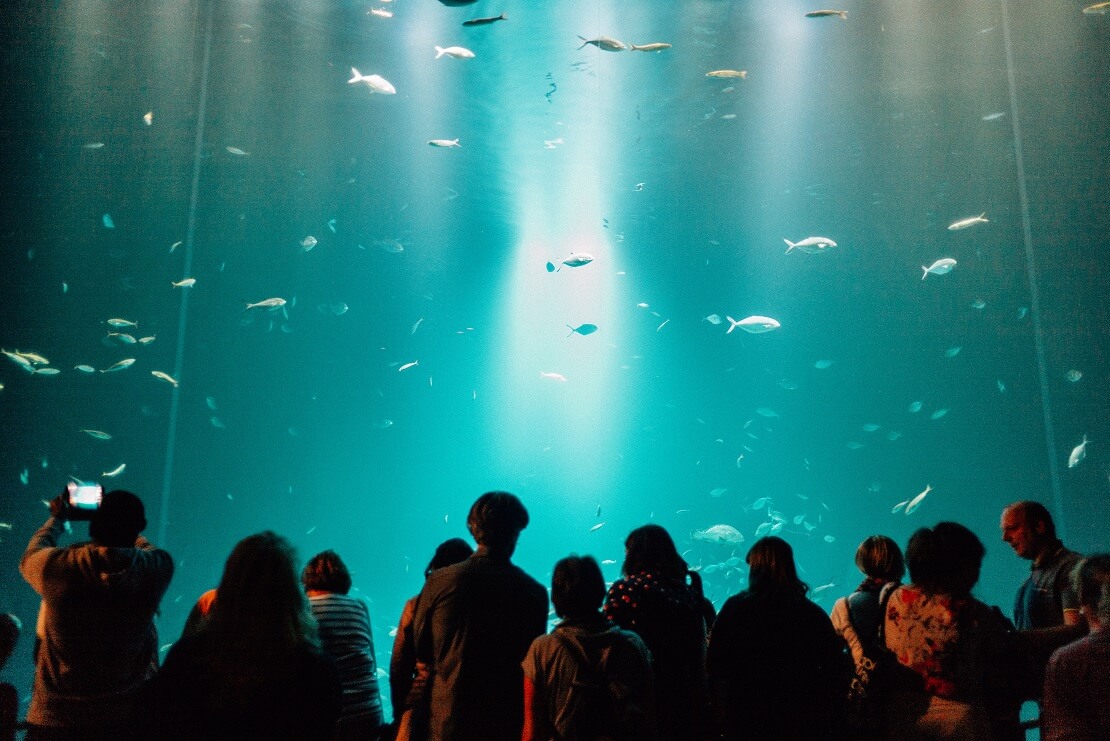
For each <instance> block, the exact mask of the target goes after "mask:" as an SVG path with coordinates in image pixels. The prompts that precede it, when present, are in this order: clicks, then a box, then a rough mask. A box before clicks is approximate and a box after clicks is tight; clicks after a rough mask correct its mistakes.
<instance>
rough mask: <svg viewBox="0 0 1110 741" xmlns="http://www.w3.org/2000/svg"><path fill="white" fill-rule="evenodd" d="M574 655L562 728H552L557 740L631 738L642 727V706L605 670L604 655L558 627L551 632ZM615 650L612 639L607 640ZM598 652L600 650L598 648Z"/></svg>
mask: <svg viewBox="0 0 1110 741" xmlns="http://www.w3.org/2000/svg"><path fill="white" fill-rule="evenodd" d="M552 635H553V636H555V638H556V640H558V641H559V643H560V644H561V645H562V646H563V648H564V649H566V650H567V651H568V652H569V653H570V655H571V656H573V657H574V660H575V663H576V664H577V665H578V678H577V679H576V680H575V681H574V682H573V683H572V684H571V687H570V695H569V697H568V698H567V704H566V710H565V718H566V719H567V720H566V723H565V724H564V725H563V727H562V728H557V729H555V738H557V739H558V740H559V741H632V739H634V738H635V736H636V735H637V730H638V729H639V728H641V727H642V722H643V718H642V716H643V709H642V708H639V707H637V706H636V705H635V703H633V702H632V698H631V697H630V693H629V691H628V688H627V687H624V686H623V685H621V684H620V683H618V682H615V681H613V678H612V677H611V675H610V674H609V672H608V671H607V667H606V666H605V664H606V663H607V660H608V657H607V656H606V655H595V654H591V652H589V651H587V649H586V647H585V646H584V645H583V644H582V643H580V642H579V641H577V640H575V639H574V638H571V637H569V636H566V635H564V634H563V633H562V632H560V631H555V632H554V633H552ZM608 647H609V648H610V650H616V646H615V644H614V643H610V644H608ZM599 653H600V652H599Z"/></svg>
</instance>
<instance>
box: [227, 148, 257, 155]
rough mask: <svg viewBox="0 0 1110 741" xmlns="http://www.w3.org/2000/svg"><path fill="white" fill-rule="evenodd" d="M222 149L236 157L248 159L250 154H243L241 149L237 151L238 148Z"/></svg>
mask: <svg viewBox="0 0 1110 741" xmlns="http://www.w3.org/2000/svg"><path fill="white" fill-rule="evenodd" d="M224 149H226V150H227V153H228V154H234V155H235V156H236V157H250V156H251V153H250V152H244V151H243V150H242V149H239V147H224Z"/></svg>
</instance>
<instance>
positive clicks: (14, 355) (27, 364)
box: [3, 350, 35, 373]
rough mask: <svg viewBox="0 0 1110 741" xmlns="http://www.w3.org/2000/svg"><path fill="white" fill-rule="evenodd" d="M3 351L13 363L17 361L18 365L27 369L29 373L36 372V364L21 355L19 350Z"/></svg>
mask: <svg viewBox="0 0 1110 741" xmlns="http://www.w3.org/2000/svg"><path fill="white" fill-rule="evenodd" d="M3 353H4V354H5V355H7V356H8V357H9V358H10V359H11V361H12V362H13V363H15V364H16V365H18V366H19V367H20V368H22V369H23V370H25V371H27V372H28V373H34V372H35V364H34V363H32V362H31V361H30V360H28V359H27V358H25V357H23V356H22V355H20V354H19V353H18V352H8V351H7V350H4V351H3Z"/></svg>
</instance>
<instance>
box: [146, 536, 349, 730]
mask: <svg viewBox="0 0 1110 741" xmlns="http://www.w3.org/2000/svg"><path fill="white" fill-rule="evenodd" d="M340 695H341V689H340V680H339V673H338V671H337V670H336V668H335V664H334V662H333V661H332V660H331V659H330V658H329V657H328V656H327V655H325V654H324V653H323V652H321V651H320V649H319V648H318V638H317V635H316V621H315V620H313V618H312V613H311V612H310V611H309V608H308V602H307V600H306V599H305V596H304V594H303V593H302V592H301V589H300V584H298V583H297V571H296V554H295V553H294V551H293V547H292V546H291V545H290V544H289V541H287V540H285V538H282V537H281V536H279V535H276V534H274V533H272V532H268V531H267V532H263V533H259V534H258V535H252V536H250V537H248V538H244V539H243V540H241V541H239V543H238V545H236V546H235V548H234V550H232V552H231V555H230V556H228V559H227V563H226V565H225V566H224V573H223V577H222V578H221V579H220V585H219V587H217V589H216V599H215V600H214V601H213V603H212V606H211V609H210V612H209V615H208V618H207V620H206V621H205V622H204V623H203V624H202V625H201V626H200V627H199V629H198V630H197V632H196V633H194V634H193V635H188V636H183V637H182V638H181V640H179V641H178V642H177V643H175V644H174V646H173V648H171V649H170V651H169V653H168V654H167V655H166V661H165V663H164V664H163V666H162V669H161V671H159V672H158V674H157V675H156V676H155V678H154V680H153V681H152V682H151V684H150V691H149V693H148V706H147V708H146V710H147V713H148V715H149V719H150V727H149V728H148V729H147V737H148V738H158V739H216V738H227V739H290V740H292V739H298V740H300V739H319V740H320V741H326V740H330V739H331V738H332V734H333V733H334V732H335V724H336V721H337V720H338V718H339V711H340Z"/></svg>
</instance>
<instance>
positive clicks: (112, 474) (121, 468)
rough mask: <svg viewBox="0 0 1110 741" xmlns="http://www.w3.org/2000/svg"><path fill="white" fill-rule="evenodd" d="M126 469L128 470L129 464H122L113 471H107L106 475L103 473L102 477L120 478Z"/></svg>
mask: <svg viewBox="0 0 1110 741" xmlns="http://www.w3.org/2000/svg"><path fill="white" fill-rule="evenodd" d="M126 468H127V464H126V463H121V464H119V465H118V466H116V467H115V468H113V469H112V470H111V471H105V472H104V473H102V474H100V475H101V476H107V477H109V478H112V477H115V476H119V475H120V474H121V473H123V472H124V470H125V469H126Z"/></svg>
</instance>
